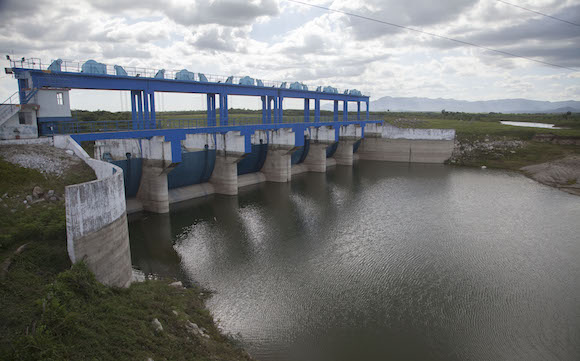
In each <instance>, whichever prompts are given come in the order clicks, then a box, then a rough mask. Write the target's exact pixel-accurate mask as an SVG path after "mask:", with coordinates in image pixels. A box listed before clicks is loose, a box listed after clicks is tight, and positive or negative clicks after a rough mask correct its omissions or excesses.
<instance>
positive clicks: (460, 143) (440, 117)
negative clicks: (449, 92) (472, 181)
mask: <svg viewBox="0 0 580 361" xmlns="http://www.w3.org/2000/svg"><path fill="white" fill-rule="evenodd" d="M378 115H379V116H380V117H383V118H384V119H385V120H386V121H387V122H388V123H390V124H393V125H395V126H398V127H403V128H435V129H455V131H456V151H455V152H454V156H453V157H452V159H451V163H452V164H456V165H461V166H476V167H480V166H486V167H490V168H501V169H511V170H519V169H520V168H521V167H524V166H528V165H532V164H539V163H544V162H549V161H553V160H556V159H561V158H564V157H566V156H568V155H573V154H580V145H565V144H557V143H553V142H543V141H538V140H536V139H537V138H538V137H539V136H541V135H545V134H550V135H553V136H554V137H555V138H572V139H580V115H578V114H573V115H572V116H568V117H564V115H562V114H467V113H451V114H445V115H444V114H440V113H439V114H438V113H378ZM500 120H511V121H529V122H537V123H550V124H556V125H558V126H566V127H568V128H569V129H544V128H527V127H516V126H506V125H503V124H501V123H500Z"/></svg>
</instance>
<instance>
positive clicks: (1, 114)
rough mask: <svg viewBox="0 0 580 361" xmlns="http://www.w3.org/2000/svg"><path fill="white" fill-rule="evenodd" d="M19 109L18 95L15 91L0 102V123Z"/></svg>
mask: <svg viewBox="0 0 580 361" xmlns="http://www.w3.org/2000/svg"><path fill="white" fill-rule="evenodd" d="M19 109H20V96H19V94H18V92H15V93H14V94H12V95H11V96H9V97H8V99H6V100H5V101H3V102H2V104H0V123H3V122H4V121H5V120H6V119H7V118H10V117H11V116H12V115H13V114H14V113H16V112H17V111H18V110H19Z"/></svg>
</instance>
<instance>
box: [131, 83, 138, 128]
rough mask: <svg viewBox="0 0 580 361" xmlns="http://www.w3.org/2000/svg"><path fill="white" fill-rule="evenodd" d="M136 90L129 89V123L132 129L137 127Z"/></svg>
mask: <svg viewBox="0 0 580 361" xmlns="http://www.w3.org/2000/svg"><path fill="white" fill-rule="evenodd" d="M136 93H137V92H136V91H134V90H131V121H132V122H131V123H132V124H131V125H132V128H133V129H138V127H137V120H138V119H137V101H136V100H135V97H136V96H137V94H136Z"/></svg>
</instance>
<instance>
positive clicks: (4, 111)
mask: <svg viewBox="0 0 580 361" xmlns="http://www.w3.org/2000/svg"><path fill="white" fill-rule="evenodd" d="M24 80H25V81H24V82H23V83H24V84H25V85H26V83H28V81H26V80H28V79H24ZM69 91H70V89H68V88H63V89H55V88H41V89H30V88H28V87H22V88H21V91H20V93H15V94H14V95H13V96H11V97H10V98H9V99H8V100H7V101H6V102H4V103H3V104H0V139H25V138H38V136H39V135H51V134H53V133H54V129H53V126H54V123H53V122H55V121H62V120H71V112H70V98H69ZM23 97H25V98H29V99H28V102H26V104H20V103H22V101H21V99H22V98H23Z"/></svg>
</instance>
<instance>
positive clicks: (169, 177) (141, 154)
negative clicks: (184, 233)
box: [95, 124, 455, 213]
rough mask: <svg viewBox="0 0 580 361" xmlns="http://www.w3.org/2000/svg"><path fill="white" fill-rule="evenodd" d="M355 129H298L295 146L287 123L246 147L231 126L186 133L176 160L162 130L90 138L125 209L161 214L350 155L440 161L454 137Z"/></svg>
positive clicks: (438, 132)
mask: <svg viewBox="0 0 580 361" xmlns="http://www.w3.org/2000/svg"><path fill="white" fill-rule="evenodd" d="M343 128H344V129H343ZM362 132H363V130H362V128H361V127H359V126H348V127H347V126H344V127H340V129H335V128H333V127H318V128H314V127H312V128H311V129H308V130H307V131H305V134H304V143H303V145H300V146H296V145H295V144H296V142H297V141H296V137H297V136H299V135H297V134H294V133H293V132H292V131H291V130H289V129H278V130H269V131H256V132H255V134H253V135H252V137H251V147H250V148H247V147H246V145H245V144H244V137H243V136H242V135H240V134H239V132H236V131H231V132H227V133H224V134H218V135H210V134H190V135H188V136H187V137H186V139H184V140H183V141H181V142H180V143H179V144H180V145H181V159H180V161H179V162H177V163H173V161H172V159H173V158H172V148H171V144H170V143H169V142H168V141H166V140H165V139H164V138H163V137H153V138H151V139H118V140H103V141H96V143H95V158H97V159H103V160H107V161H109V162H111V163H113V164H115V165H117V166H119V167H120V168H122V169H123V174H124V176H123V177H124V187H125V193H126V196H127V198H128V203H127V204H128V206H127V212H128V213H132V212H138V211H142V210H145V211H151V212H156V213H165V212H168V211H169V205H170V204H172V203H176V202H181V201H185V200H188V199H193V198H198V197H203V196H207V195H210V194H225V195H236V194H237V193H238V189H239V188H242V187H245V186H249V185H253V184H257V183H261V182H267V181H269V182H289V181H290V180H291V179H292V176H293V175H297V174H300V173H304V172H326V170H327V168H328V167H332V166H335V165H352V164H354V162H355V161H356V160H357V159H367V160H377V161H394V162H414V163H443V162H444V161H445V160H447V159H448V158H449V157H450V156H451V153H452V151H453V143H454V138H455V131H453V130H447V129H401V128H397V127H394V126H390V125H385V126H382V125H380V124H369V125H367V126H366V128H365V130H364V138H363V137H362V135H363V134H362ZM337 134H338V135H339V136H338V137H337ZM337 138H338V141H337V140H336V139H337ZM246 149H247V150H250V149H251V150H250V151H249V152H246Z"/></svg>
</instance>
